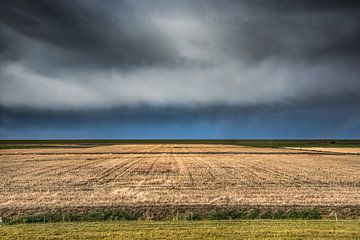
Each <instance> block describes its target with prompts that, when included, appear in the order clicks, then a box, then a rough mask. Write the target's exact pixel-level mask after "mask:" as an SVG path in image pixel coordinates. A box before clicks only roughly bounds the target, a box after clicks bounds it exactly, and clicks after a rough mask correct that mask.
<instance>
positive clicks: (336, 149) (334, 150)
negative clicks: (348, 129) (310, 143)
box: [290, 147, 360, 154]
mask: <svg viewBox="0 0 360 240" xmlns="http://www.w3.org/2000/svg"><path fill="white" fill-rule="evenodd" d="M290 149H296V150H308V151H318V152H331V153H356V154H360V148H349V147H299V148H290Z"/></svg>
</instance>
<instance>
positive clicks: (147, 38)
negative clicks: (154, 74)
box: [0, 0, 174, 66]
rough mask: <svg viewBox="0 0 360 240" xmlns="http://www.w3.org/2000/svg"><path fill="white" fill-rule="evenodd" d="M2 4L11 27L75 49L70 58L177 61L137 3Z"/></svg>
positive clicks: (108, 61) (42, 0) (122, 62)
mask: <svg viewBox="0 0 360 240" xmlns="http://www.w3.org/2000/svg"><path fill="white" fill-rule="evenodd" d="M0 5H1V6H0V16H1V21H2V23H3V24H4V25H5V26H6V27H9V28H11V29H12V30H14V31H16V32H18V33H20V34H22V35H25V36H26V37H28V38H33V39H36V40H38V41H40V42H43V43H44V44H50V45H54V46H55V47H59V48H62V49H64V50H66V51H70V52H67V54H69V58H71V57H73V58H75V59H76V60H79V56H78V55H79V54H80V55H81V56H80V57H82V58H83V59H81V60H83V61H84V60H85V62H90V63H92V62H97V64H102V66H103V64H114V63H117V64H119V65H132V64H136V65H138V64H145V63H146V64H156V63H158V62H162V63H167V62H168V61H173V60H174V53H173V52H172V51H173V50H172V49H171V48H170V47H169V46H168V44H167V43H166V42H165V41H163V39H161V36H159V35H157V33H156V32H153V30H154V29H147V28H148V26H147V24H146V22H144V21H143V20H144V19H141V18H137V16H136V15H132V13H131V12H132V6H131V4H128V3H126V2H125V1H121V2H120V1H119V2H116V1H115V2H113V1H101V2H100V1H97V2H95V1H48V0H40V1H23V0H14V1H2V2H1V3H0ZM112 6H115V7H116V18H117V19H113V18H112V17H113V16H111V14H114V11H113V10H112V9H111V8H112ZM111 11H113V12H111ZM108 15H110V16H108ZM13 40H15V41H16V39H13ZM50 47H51V46H50ZM52 60H53V59H52ZM55 61H56V59H55ZM80 65H81V63H80Z"/></svg>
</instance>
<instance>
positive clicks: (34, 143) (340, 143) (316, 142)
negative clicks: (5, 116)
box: [0, 139, 360, 149]
mask: <svg viewBox="0 0 360 240" xmlns="http://www.w3.org/2000/svg"><path fill="white" fill-rule="evenodd" d="M115 144H228V145H241V146H251V147H270V148H281V147H360V140H342V139H337V140H331V139H313V140H272V139H264V140H262V139H256V140H251V139H249V140H246V139H241V140H237V139H194V140H189V139H173V140H169V139H147V140H141V139H137V140H132V139H118V140H116V139H103V140H102V139H98V140H95V139H94V140H90V139H89V140H0V149H17V148H19V149H21V148H39V147H46V148H49V147H61V146H64V145H73V146H72V147H92V146H96V145H115Z"/></svg>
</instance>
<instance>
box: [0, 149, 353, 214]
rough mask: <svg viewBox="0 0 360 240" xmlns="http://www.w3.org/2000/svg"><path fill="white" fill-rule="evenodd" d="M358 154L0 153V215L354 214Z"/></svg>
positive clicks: (219, 151)
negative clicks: (257, 210) (168, 211)
mask: <svg viewBox="0 0 360 240" xmlns="http://www.w3.org/2000/svg"><path fill="white" fill-rule="evenodd" d="M359 173H360V155H358V154H351V152H347V153H346V154H342V153H340V152H336V153H335V152H334V153H333V152H331V151H328V152H324V153H322V152H317V151H309V150H308V149H282V148H256V147H242V146H231V145H211V144H208V145H206V144H141V145H136V144H128V145H112V146H97V147H88V148H60V147H59V148H33V149H4V150H0V192H1V198H0V214H1V215H2V216H21V215H24V214H36V213H47V212H52V211H61V210H62V209H63V210H64V209H70V210H74V211H76V209H90V210H91V209H98V208H116V207H118V206H122V207H127V208H131V207H142V206H145V207H156V208H158V209H160V210H161V209H162V208H165V207H169V206H171V207H174V208H176V207H177V206H178V207H182V208H187V207H188V208H189V209H193V208H196V207H200V206H205V207H206V208H209V207H211V206H214V207H234V206H240V207H241V206H246V207H249V206H256V207H288V206H290V207H291V206H298V207H319V208H321V207H324V206H325V207H330V208H335V209H336V208H342V207H349V208H350V209H357V210H359V206H360V174H359Z"/></svg>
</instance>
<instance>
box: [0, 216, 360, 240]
mask: <svg viewBox="0 0 360 240" xmlns="http://www.w3.org/2000/svg"><path fill="white" fill-rule="evenodd" d="M359 228H360V221H356V220H350V221H349V220H346V221H337V222H336V221H326V220H320V221H309V220H307V221H303V220H302V221H301V220H281V221H278V220H277V221H274V220H251V221H196V222H189V221H177V222H174V221H156V222H151V221H122V222H120V221H113V222H81V223H79V222H77V223H52V224H36V225H34V224H17V225H10V226H3V227H0V238H1V239H4V240H5V239H6V240H12V239H23V240H25V239H65V240H66V239H119V240H120V239H126V240H127V239H134V240H141V239H167V240H169V239H272V240H275V239H318V240H319V239H324V240H332V239H333V240H344V239H360V231H359Z"/></svg>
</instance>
